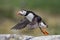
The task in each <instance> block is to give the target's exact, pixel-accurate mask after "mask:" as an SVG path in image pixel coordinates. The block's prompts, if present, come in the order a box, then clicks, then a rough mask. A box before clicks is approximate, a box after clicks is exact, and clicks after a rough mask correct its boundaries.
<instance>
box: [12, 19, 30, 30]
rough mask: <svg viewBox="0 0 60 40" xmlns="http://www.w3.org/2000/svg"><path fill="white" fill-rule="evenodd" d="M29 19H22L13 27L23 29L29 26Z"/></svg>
mask: <svg viewBox="0 0 60 40" xmlns="http://www.w3.org/2000/svg"><path fill="white" fill-rule="evenodd" d="M29 23H30V22H29V20H27V19H26V18H24V19H22V20H20V22H19V23H18V24H16V25H15V26H14V27H13V28H12V29H23V28H25V27H26V26H27V24H29Z"/></svg>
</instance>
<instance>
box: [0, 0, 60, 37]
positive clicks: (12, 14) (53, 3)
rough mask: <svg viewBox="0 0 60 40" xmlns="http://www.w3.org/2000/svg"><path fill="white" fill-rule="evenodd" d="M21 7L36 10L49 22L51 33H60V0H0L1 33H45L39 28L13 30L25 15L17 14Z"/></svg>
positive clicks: (36, 34) (37, 34)
mask: <svg viewBox="0 0 60 40" xmlns="http://www.w3.org/2000/svg"><path fill="white" fill-rule="evenodd" d="M20 9H26V10H31V11H34V12H35V13H36V14H37V15H39V16H41V17H42V18H43V20H44V21H45V22H46V23H47V24H48V29H47V30H48V32H49V33H50V35H58V34H60V0H0V34H9V33H11V34H27V35H34V36H39V35H43V34H42V33H41V31H40V30H39V28H37V29H34V30H28V29H27V28H25V29H22V30H11V28H12V27H13V26H14V25H15V24H17V23H18V22H19V20H21V19H22V18H23V17H22V16H17V15H16V13H17V11H18V10H20Z"/></svg>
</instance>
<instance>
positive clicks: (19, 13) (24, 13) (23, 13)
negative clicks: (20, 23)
mask: <svg viewBox="0 0 60 40" xmlns="http://www.w3.org/2000/svg"><path fill="white" fill-rule="evenodd" d="M26 13H27V11H26V10H21V11H18V15H23V16H24V15H26Z"/></svg>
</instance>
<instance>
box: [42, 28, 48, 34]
mask: <svg viewBox="0 0 60 40" xmlns="http://www.w3.org/2000/svg"><path fill="white" fill-rule="evenodd" d="M41 32H42V33H43V34H44V35H49V33H48V32H47V31H46V28H42V29H41Z"/></svg>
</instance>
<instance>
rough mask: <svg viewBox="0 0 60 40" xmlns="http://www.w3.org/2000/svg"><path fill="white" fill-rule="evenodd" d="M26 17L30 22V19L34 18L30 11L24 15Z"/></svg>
mask: <svg viewBox="0 0 60 40" xmlns="http://www.w3.org/2000/svg"><path fill="white" fill-rule="evenodd" d="M26 18H27V19H28V20H29V21H30V22H32V20H33V18H34V15H33V14H32V13H29V14H28V15H27V16H26Z"/></svg>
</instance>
